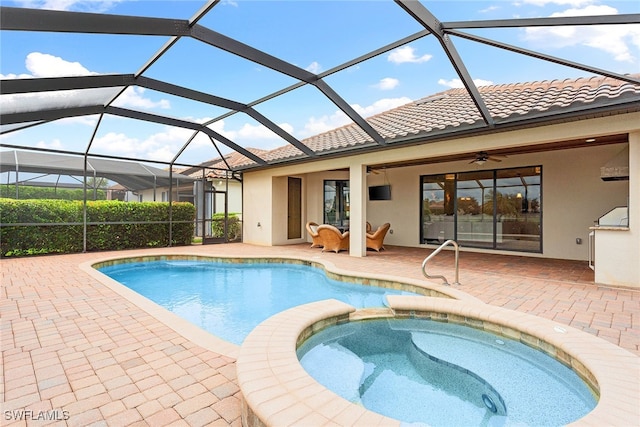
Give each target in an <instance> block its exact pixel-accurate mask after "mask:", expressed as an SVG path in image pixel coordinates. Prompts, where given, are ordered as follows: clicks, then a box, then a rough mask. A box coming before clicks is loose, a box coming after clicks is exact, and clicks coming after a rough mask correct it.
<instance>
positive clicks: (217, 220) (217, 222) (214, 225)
mask: <svg viewBox="0 0 640 427" xmlns="http://www.w3.org/2000/svg"><path fill="white" fill-rule="evenodd" d="M211 219H212V220H213V221H212V222H211V235H212V237H219V238H222V237H224V213H215V214H213V215H212V217H211ZM241 236H242V222H241V221H240V218H239V216H238V214H237V213H230V214H229V215H228V221H227V239H228V240H229V241H234V240H238V239H240V237H241Z"/></svg>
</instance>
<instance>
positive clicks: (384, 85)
mask: <svg viewBox="0 0 640 427" xmlns="http://www.w3.org/2000/svg"><path fill="white" fill-rule="evenodd" d="M399 84H400V80H398V79H394V78H393V77H385V78H384V79H381V80H380V81H379V82H378V83H377V84H376V85H375V87H377V88H378V89H380V90H391V89H393V88H395V87H396V86H398V85H399Z"/></svg>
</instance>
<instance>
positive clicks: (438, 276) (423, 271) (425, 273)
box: [422, 240, 460, 285]
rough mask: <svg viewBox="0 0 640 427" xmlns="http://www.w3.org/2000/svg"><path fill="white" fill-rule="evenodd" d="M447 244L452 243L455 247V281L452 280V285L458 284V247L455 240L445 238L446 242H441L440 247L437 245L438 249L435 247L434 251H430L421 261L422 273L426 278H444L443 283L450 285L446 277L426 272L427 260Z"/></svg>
mask: <svg viewBox="0 0 640 427" xmlns="http://www.w3.org/2000/svg"><path fill="white" fill-rule="evenodd" d="M448 245H452V246H453V247H454V248H455V251H456V261H455V263H456V264H455V267H456V281H455V282H453V284H454V285H459V284H460V281H459V275H458V256H459V254H460V247H459V246H458V243H456V241H455V240H447V241H446V242H444V243H443V244H441V245H440V247H438V249H436V250H435V251H433V252H431V254H430V255H429V256H428V257H426V258H425V259H424V261H422V274H423V275H424V277H426V278H427V279H442V280H444V284H445V285H450V283H449V282H448V281H447V278H446V277H444V276H440V275H434V276H431V275H429V274H427V270H426V266H427V262H429V260H430V259H431V258H433V257H434V256H436V255H438V253H439V252H440V251H441V250H442V249H444V247H445V246H448Z"/></svg>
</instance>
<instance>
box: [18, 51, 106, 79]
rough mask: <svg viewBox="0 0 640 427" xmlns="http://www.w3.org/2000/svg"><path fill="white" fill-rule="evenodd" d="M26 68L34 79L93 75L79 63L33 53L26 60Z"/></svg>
mask: <svg viewBox="0 0 640 427" xmlns="http://www.w3.org/2000/svg"><path fill="white" fill-rule="evenodd" d="M25 66H26V68H27V70H29V71H30V72H31V74H32V75H33V76H34V77H67V76H88V75H92V74H97V73H92V72H91V71H89V70H87V69H86V68H85V67H83V66H82V64H80V63H79V62H70V61H66V60H64V59H62V58H60V57H59V56H53V55H49V54H48V53H40V52H31V53H30V54H28V55H27V58H26V59H25Z"/></svg>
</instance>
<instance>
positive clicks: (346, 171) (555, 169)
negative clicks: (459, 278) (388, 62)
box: [243, 113, 640, 287]
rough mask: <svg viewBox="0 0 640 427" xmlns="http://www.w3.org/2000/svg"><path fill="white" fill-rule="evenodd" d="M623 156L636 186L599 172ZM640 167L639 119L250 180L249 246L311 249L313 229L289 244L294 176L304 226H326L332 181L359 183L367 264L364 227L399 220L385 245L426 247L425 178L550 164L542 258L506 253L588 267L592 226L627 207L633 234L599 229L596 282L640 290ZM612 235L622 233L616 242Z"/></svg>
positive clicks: (357, 244) (355, 233) (459, 143)
mask: <svg viewBox="0 0 640 427" xmlns="http://www.w3.org/2000/svg"><path fill="white" fill-rule="evenodd" d="M619 133H628V134H629V143H628V144H612V145H597V146H586V147H581V148H573V149H564V150H553V151H544V152H537V153H528V154H520V155H510V156H508V157H506V158H504V159H503V161H502V162H501V163H487V164H485V165H482V166H478V165H475V164H469V161H457V162H446V163H431V164H424V165H419V166H408V167H398V168H389V169H387V170H386V173H385V174H369V175H367V174H366V166H367V165H372V164H376V163H381V162H402V161H410V160H415V159H428V158H430V157H438V156H443V155H448V154H460V153H474V152H477V151H480V150H495V149H499V148H507V147H523V146H528V145H537V144H541V143H552V142H556V141H563V140H573V139H580V138H585V139H586V138H591V137H597V136H603V135H611V134H619ZM623 149H628V150H629V154H630V162H629V163H630V164H629V167H630V180H629V181H609V182H605V181H603V180H602V179H601V178H600V167H601V166H603V165H604V164H605V163H606V162H607V161H609V160H610V159H611V158H613V157H614V156H615V155H616V154H618V153H619V152H620V151H621V150H623ZM639 159H640V113H632V114H626V115H617V116H612V117H606V118H598V119H591V120H582V121H578V122H572V123H564V124H557V125H552V126H544V127H538V128H533V129H526V130H519V131H510V132H500V133H496V134H492V135H483V136H475V137H468V138H462V139H458V140H449V141H442V142H434V143H428V144H422V145H414V146H408V147H402V148H396V149H388V150H384V151H379V152H372V153H366V154H359V155H353V156H345V157H341V158H335V159H330V160H319V161H315V162H309V163H301V164H296V165H289V166H283V167H278V168H270V169H265V170H260V171H255V172H246V173H245V174H244V196H243V197H244V198H243V202H244V203H243V206H244V209H243V211H244V220H245V221H244V234H243V236H244V241H245V242H247V243H252V244H259V245H283V244H293V243H300V242H302V241H307V239H308V236H306V232H304V231H303V238H302V239H295V240H288V239H287V238H286V236H287V177H289V176H295V177H299V178H302V183H303V205H302V206H303V207H302V226H303V227H304V223H305V222H306V221H315V222H318V223H320V222H322V218H323V210H322V203H323V200H322V197H323V181H324V180H325V179H349V180H350V186H351V223H350V231H351V249H350V255H352V256H365V255H366V251H365V250H364V223H365V221H369V222H370V223H371V224H373V226H374V227H377V226H378V225H380V224H382V223H384V222H390V223H391V231H390V233H389V234H388V235H387V237H386V238H385V243H388V244H389V245H400V246H412V247H421V246H424V245H421V244H420V241H419V235H420V220H419V217H420V185H419V182H420V181H419V180H420V176H421V175H427V174H437V173H451V172H464V171H471V170H477V169H479V168H487V169H502V168H509V167H521V166H537V165H541V166H542V188H543V196H542V204H543V208H542V212H543V214H542V215H543V236H542V239H543V251H542V253H533V254H532V253H520V252H511V251H509V252H503V253H507V254H516V255H527V256H536V257H544V258H561V259H572V260H585V261H586V260H587V259H588V258H589V245H588V241H589V233H590V231H591V230H590V227H592V226H593V225H594V221H596V220H597V219H598V218H599V217H600V216H601V215H603V214H604V213H606V212H607V211H609V210H610V209H611V208H613V207H615V206H626V205H627V204H628V206H629V213H630V223H629V227H628V230H624V231H615V232H610V233H606V232H604V231H596V235H597V237H596V245H595V254H596V256H595V260H596V282H599V283H606V284H615V285H622V286H634V287H635V286H637V287H640V267H639V265H640V262H638V260H640V233H639V232H638V230H639V229H640V218H639V217H640V212H638V205H639V204H640V160H639ZM338 169H342V170H338ZM385 180H386V181H387V182H384V181H385ZM383 183H389V184H391V187H392V200H390V201H368V200H367V196H366V192H365V191H364V190H366V188H367V187H368V186H370V185H380V184H383ZM358 189H359V190H360V192H359V191H357V190H358ZM358 193H359V194H358ZM358 218H360V220H359V219H358ZM258 223H259V224H260V226H258ZM611 233H615V234H614V235H611V236H610V235H609V234H611ZM576 239H580V240H581V242H582V243H581V244H578V243H577V242H576ZM464 250H475V251H482V250H479V249H464ZM492 252H493V253H495V252H496V251H492Z"/></svg>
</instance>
